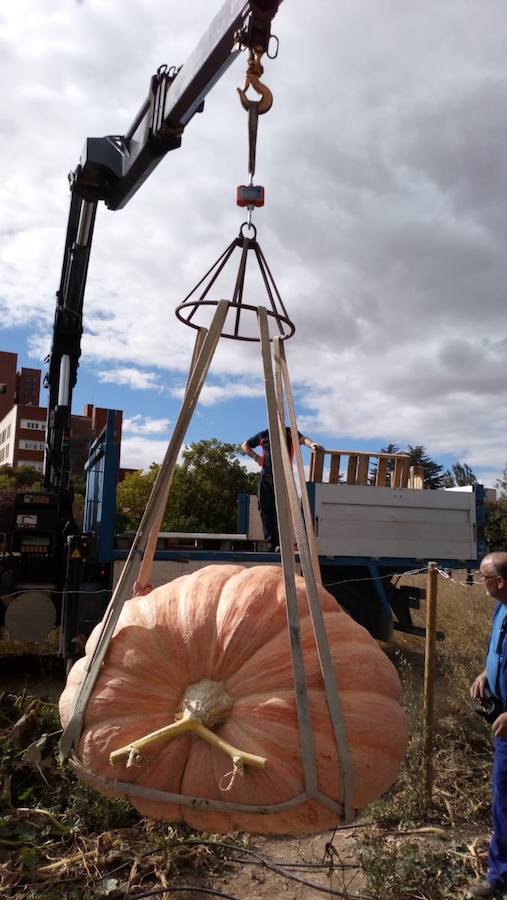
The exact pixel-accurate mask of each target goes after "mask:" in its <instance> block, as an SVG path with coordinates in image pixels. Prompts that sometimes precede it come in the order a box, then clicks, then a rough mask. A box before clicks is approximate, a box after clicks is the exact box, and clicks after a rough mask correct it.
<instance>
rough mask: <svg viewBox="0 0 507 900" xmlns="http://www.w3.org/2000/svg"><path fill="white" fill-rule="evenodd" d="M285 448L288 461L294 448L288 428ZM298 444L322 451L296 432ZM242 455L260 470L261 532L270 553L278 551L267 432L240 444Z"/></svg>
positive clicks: (258, 489)
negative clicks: (256, 449) (252, 461)
mask: <svg viewBox="0 0 507 900" xmlns="http://www.w3.org/2000/svg"><path fill="white" fill-rule="evenodd" d="M285 433H286V440H287V448H288V450H289V456H290V460H291V462H292V458H293V456H294V448H293V446H292V436H291V433H290V428H288V427H286V428H285ZM298 435H299V443H300V444H303V445H304V446H305V447H309V448H310V449H311V450H322V447H321V446H320V444H316V443H315V442H314V441H312V440H310V438H307V437H305V436H304V435H303V434H301V432H300V431H298ZM256 447H260V448H261V452H260V453H256V451H255V448H256ZM241 449H242V451H243V453H246V455H247V456H249V457H250V459H253V460H254V461H255V462H256V463H257V464H258V465H259V466H260V468H261V471H260V473H259V482H258V485H257V499H258V501H259V512H260V514H261V520H262V530H263V533H264V540H265V541H267V542H268V544H269V550H270V551H272V552H273V551H276V552H277V551H278V550H279V549H280V547H279V546H278V545H279V542H280V539H279V537H278V522H277V518H276V504H275V486H274V482H273V468H272V465H271V448H270V442H269V431H268V429H265V430H264V431H259V432H258V434H254V436H253V437H251V438H248V440H247V441H243V443H242V444H241Z"/></svg>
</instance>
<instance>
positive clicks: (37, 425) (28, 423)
mask: <svg viewBox="0 0 507 900" xmlns="http://www.w3.org/2000/svg"><path fill="white" fill-rule="evenodd" d="M19 427H20V428H31V429H32V430H34V429H35V430H38V431H44V430H45V428H46V423H45V422H34V421H33V420H31V419H21V422H20V423H19Z"/></svg>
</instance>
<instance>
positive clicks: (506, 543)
mask: <svg viewBox="0 0 507 900" xmlns="http://www.w3.org/2000/svg"><path fill="white" fill-rule="evenodd" d="M484 538H485V541H486V545H487V548H488V551H489V552H490V553H492V552H493V551H494V550H506V549H507V498H505V497H501V498H500V499H499V500H497V501H496V502H490V503H486V522H485V526H484Z"/></svg>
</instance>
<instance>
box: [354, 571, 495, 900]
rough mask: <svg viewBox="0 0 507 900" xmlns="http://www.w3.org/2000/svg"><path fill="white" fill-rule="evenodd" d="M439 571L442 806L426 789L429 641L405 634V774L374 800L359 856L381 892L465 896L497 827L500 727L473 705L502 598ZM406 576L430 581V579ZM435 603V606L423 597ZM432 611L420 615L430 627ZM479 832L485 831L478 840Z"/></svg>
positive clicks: (399, 896)
mask: <svg viewBox="0 0 507 900" xmlns="http://www.w3.org/2000/svg"><path fill="white" fill-rule="evenodd" d="M458 581H464V576H463V573H457V575H456V581H447V580H444V579H442V578H439V581H438V601H437V602H438V607H437V608H438V614H437V620H438V621H437V627H438V629H440V630H442V631H443V632H444V633H445V640H444V641H442V642H439V643H438V644H437V665H436V682H435V688H436V689H435V720H434V742H433V755H432V769H433V790H432V804H431V807H430V809H429V810H426V809H425V798H424V794H423V778H422V772H423V760H424V756H423V721H422V685H423V677H422V676H423V665H424V642H422V641H420V640H419V643H418V642H417V639H415V638H412V637H411V636H401V635H400V636H399V637H398V638H397V640H396V647H395V649H394V650H391V651H390V652H391V655H392V657H393V661H394V662H395V664H396V665H397V668H398V671H399V674H400V679H401V682H402V690H403V704H404V707H405V710H406V713H407V717H408V722H409V731H410V740H409V748H408V753H407V756H406V759H405V761H404V764H403V767H402V770H401V773H400V778H399V780H398V782H397V783H396V785H395V786H394V787H393V788H392V789H391V791H390V792H389V793H388V794H387V795H386V796H384V797H383V798H382V799H381V800H379V801H377V803H375V804H373V805H372V806H371V807H370V808H369V810H368V814H367V822H368V826H369V827H368V828H367V829H366V830H365V832H364V834H363V836H362V837H361V838H360V839H359V841H358V854H359V859H360V862H361V866H362V869H363V873H364V875H365V877H366V883H367V887H368V890H369V891H370V893H371V896H372V897H375V898H390V900H410V898H417V900H426V898H427V900H443V898H450V897H455V898H462V897H463V896H464V894H463V888H464V886H465V885H466V884H467V883H469V882H470V881H473V880H475V879H477V878H478V877H480V876H481V874H483V872H484V867H485V852H486V848H487V838H488V836H489V831H490V791H491V786H490V777H491V763H492V752H493V744H492V739H491V730H490V726H488V725H487V724H486V723H485V722H484V721H483V720H482V719H481V718H480V717H479V716H477V715H476V713H475V712H474V710H473V707H474V703H473V701H472V700H471V698H470V694H469V688H470V684H471V683H472V681H473V680H474V678H475V677H476V675H477V674H478V673H479V672H481V671H482V669H483V668H484V660H485V654H486V648H487V640H488V634H489V628H490V621H491V612H492V609H493V605H494V604H493V602H492V601H491V600H490V599H489V598H487V597H486V596H485V592H484V589H483V588H482V587H481V586H474V587H464V586H463V585H462V584H459V583H458ZM405 583H410V584H417V585H418V586H424V578H421V577H420V576H418V577H417V578H412V579H407V580H406V582H405ZM423 606H425V604H423ZM424 612H425V611H424V609H423V610H421V612H420V613H418V614H416V616H414V619H415V623H416V624H418V625H424V624H425V621H424ZM477 836H479V837H477Z"/></svg>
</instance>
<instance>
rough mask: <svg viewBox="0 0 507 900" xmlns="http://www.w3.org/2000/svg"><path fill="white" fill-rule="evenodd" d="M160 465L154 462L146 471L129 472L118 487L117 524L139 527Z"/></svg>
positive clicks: (122, 526)
mask: <svg viewBox="0 0 507 900" xmlns="http://www.w3.org/2000/svg"><path fill="white" fill-rule="evenodd" d="M159 469H160V466H159V465H158V464H157V463H152V464H151V466H150V467H149V469H148V470H147V471H146V472H129V473H128V474H127V475H126V476H125V478H124V479H123V481H121V482H120V484H119V485H118V487H117V489H116V516H117V524H118V526H119V527H120V528H121V529H122V530H123V529H128V528H134V529H135V528H137V526H138V525H139V522H140V521H141V518H142V515H143V512H144V510H145V508H146V504H147V502H148V498H149V496H150V494H151V489H152V487H153V485H154V483H155V479H156V477H157V475H158V471H159Z"/></svg>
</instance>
